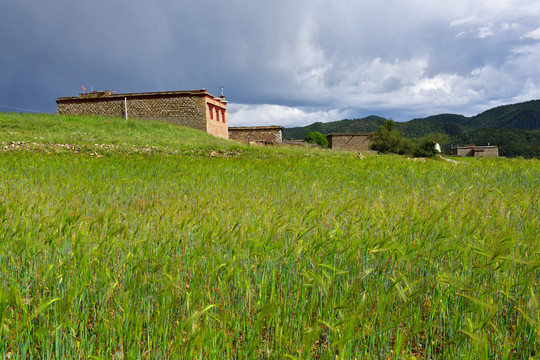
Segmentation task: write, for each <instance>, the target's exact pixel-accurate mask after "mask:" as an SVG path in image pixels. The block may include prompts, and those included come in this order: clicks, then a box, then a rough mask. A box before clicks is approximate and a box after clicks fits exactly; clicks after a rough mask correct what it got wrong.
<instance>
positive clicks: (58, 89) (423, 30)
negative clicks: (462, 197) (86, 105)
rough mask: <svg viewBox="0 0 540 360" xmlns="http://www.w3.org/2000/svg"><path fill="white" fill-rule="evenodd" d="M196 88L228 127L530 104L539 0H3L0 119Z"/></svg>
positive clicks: (535, 90) (538, 78) (535, 95)
mask: <svg viewBox="0 0 540 360" xmlns="http://www.w3.org/2000/svg"><path fill="white" fill-rule="evenodd" d="M83 86H85V87H86V88H87V90H88V89H93V90H114V91H117V92H118V93H130V92H150V91H171V90H190V89H201V88H205V89H207V90H208V91H209V92H210V93H212V94H214V95H217V96H219V95H220V94H221V91H222V88H224V94H225V96H226V97H227V100H228V101H229V103H228V106H227V109H228V110H227V111H228V120H229V125H230V126H250V125H282V126H285V127H293V126H305V125H308V124H311V123H314V122H318V121H320V122H328V121H336V120H342V119H353V118H362V117H365V116H369V115H378V116H381V117H384V118H393V119H394V120H396V121H408V120H411V119H413V118H418V117H425V116H429V115H435V114H440V113H456V114H462V115H466V116H472V115H476V114H478V113H480V112H482V111H485V110H488V109H490V108H492V107H495V106H499V105H505V104H511V103H517V102H522V101H528V100H533V99H540V1H538V0H474V1H473V0H453V1H447V0H381V1H368V0H272V1H260V0H227V1H216V0H205V1H185V0H152V1H148V0H145V1H142V0H92V1H88V0H86V1H83V0H47V1H42V0H2V1H1V3H0V111H4V112H15V111H26V112H31V111H35V112H47V113H55V112H56V102H55V101H56V98H58V97H63V96H76V95H77V94H78V93H80V92H82V87H83Z"/></svg>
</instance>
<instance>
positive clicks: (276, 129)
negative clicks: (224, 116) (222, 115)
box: [229, 126, 283, 144]
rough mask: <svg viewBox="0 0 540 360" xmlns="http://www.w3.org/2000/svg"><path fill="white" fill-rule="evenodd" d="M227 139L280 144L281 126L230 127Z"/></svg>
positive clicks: (281, 138) (281, 139) (281, 137)
mask: <svg viewBox="0 0 540 360" xmlns="http://www.w3.org/2000/svg"><path fill="white" fill-rule="evenodd" d="M229 139H232V140H238V141H242V142H247V143H259V144H280V143H281V142H282V141H283V126H244V127H230V128H229Z"/></svg>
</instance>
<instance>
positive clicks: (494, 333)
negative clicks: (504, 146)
mask: <svg viewBox="0 0 540 360" xmlns="http://www.w3.org/2000/svg"><path fill="white" fill-rule="evenodd" d="M105 121H106V122H107V123H106V124H103V119H98V120H96V119H92V118H87V117H81V118H76V117H72V118H67V117H55V116H49V115H34V116H30V115H13V114H0V126H1V127H0V285H1V286H0V358H2V359H7V358H9V359H20V358H42V359H164V358H171V359H453V358H463V359H531V358H533V359H534V358H538V357H539V356H540V242H539V240H538V239H539V238H540V226H539V224H540V161H538V160H519V159H502V158H500V159H467V160H463V159H460V160H459V161H458V162H457V163H451V162H446V161H442V160H426V161H412V160H411V159H407V158H404V157H400V156H376V155H366V156H362V157H361V156H358V154H354V153H338V152H331V151H324V150H317V149H296V148H293V149H287V148H255V147H248V146H245V145H241V144H238V143H235V142H232V141H226V140H219V139H214V138H212V137H211V136H207V135H206V134H199V133H198V132H196V131H194V130H189V129H183V128H180V127H174V126H171V125H167V124H162V123H149V122H137V121H131V122H125V121H122V120H121V119H106V120H105ZM51 128H53V130H51ZM76 134H79V136H78V137H77V136H76Z"/></svg>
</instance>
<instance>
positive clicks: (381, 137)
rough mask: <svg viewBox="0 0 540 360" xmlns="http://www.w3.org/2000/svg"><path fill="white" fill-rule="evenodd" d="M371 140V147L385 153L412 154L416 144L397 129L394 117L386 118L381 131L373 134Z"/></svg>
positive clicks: (380, 128)
mask: <svg viewBox="0 0 540 360" xmlns="http://www.w3.org/2000/svg"><path fill="white" fill-rule="evenodd" d="M371 140H372V141H373V143H372V144H371V149H372V150H375V151H377V152H380V153H383V154H388V153H394V154H401V155H403V154H411V153H412V152H413V149H414V145H413V144H412V143H411V142H410V141H409V140H407V139H405V137H404V135H403V133H402V132H401V131H398V130H397V129H396V123H395V122H394V120H392V119H388V120H385V121H384V123H383V124H382V125H381V126H380V127H379V131H377V132H375V133H373V134H372V135H371Z"/></svg>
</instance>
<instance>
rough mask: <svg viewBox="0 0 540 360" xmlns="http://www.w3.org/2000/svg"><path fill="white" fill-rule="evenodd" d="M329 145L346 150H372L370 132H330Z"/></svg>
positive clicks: (328, 136) (331, 147)
mask: <svg viewBox="0 0 540 360" xmlns="http://www.w3.org/2000/svg"><path fill="white" fill-rule="evenodd" d="M326 139H327V140H328V147H329V148H330V149H334V150H344V151H370V147H371V140H370V138H369V135H368V134H328V135H326Z"/></svg>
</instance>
